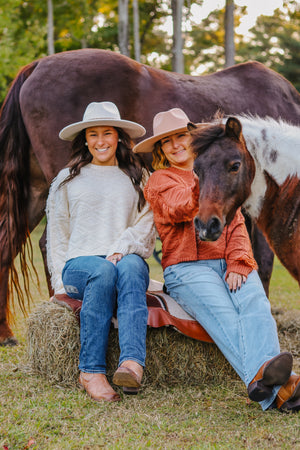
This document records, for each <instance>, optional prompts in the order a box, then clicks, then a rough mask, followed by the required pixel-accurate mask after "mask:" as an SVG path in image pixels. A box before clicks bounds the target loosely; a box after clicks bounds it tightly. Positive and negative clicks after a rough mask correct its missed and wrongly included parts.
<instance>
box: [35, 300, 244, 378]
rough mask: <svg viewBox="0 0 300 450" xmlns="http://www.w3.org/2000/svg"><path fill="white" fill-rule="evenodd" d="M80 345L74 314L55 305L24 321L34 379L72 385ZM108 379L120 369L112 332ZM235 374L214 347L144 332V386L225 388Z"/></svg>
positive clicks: (167, 331) (170, 333) (169, 332)
mask: <svg viewBox="0 0 300 450" xmlns="http://www.w3.org/2000/svg"><path fill="white" fill-rule="evenodd" d="M79 349H80V339H79V325H78V322H77V320H76V318H75V315H74V313H73V312H72V311H71V310H69V309H68V308H66V307H65V306H62V305H58V304H57V303H52V302H44V303H42V304H40V305H39V306H38V308H37V309H36V310H35V311H34V312H33V313H32V314H31V315H30V316H29V318H28V321H27V358H28V362H27V363H28V366H29V369H30V371H31V372H32V373H35V374H38V375H41V376H43V377H44V378H46V379H47V380H48V381H49V382H50V383H53V384H59V385H64V386H71V385H76V384H77V380H78V374H79V372H78V359H79ZM107 355H108V358H107V375H108V378H111V377H112V375H113V373H114V371H115V370H116V368H117V365H118V358H119V341H118V331H117V330H116V329H114V328H112V329H111V332H110V336H109V344H108V352H107ZM232 377H235V378H236V374H235V372H234V370H233V369H232V368H231V366H230V365H229V364H228V362H227V361H226V359H225V358H224V356H223V355H222V354H221V352H220V351H219V349H218V348H217V347H216V345H215V344H209V343H206V342H200V341H196V340H194V339H191V338H189V337H186V336H184V335H182V334H180V333H178V332H177V331H175V330H174V329H172V328H168V327H164V328H148V333H147V359H146V370H145V373H144V378H143V383H144V385H154V386H163V385H167V386H172V385H178V384H183V385H184V384H188V385H198V384H200V383H203V382H204V381H205V382H212V381H213V382H217V383H219V382H223V381H224V379H225V378H228V379H232Z"/></svg>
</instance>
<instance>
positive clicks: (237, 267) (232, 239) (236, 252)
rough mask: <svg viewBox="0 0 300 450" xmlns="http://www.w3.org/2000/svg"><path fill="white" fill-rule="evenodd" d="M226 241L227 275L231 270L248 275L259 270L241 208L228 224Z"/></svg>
mask: <svg viewBox="0 0 300 450" xmlns="http://www.w3.org/2000/svg"><path fill="white" fill-rule="evenodd" d="M226 241H227V242H226V250H225V259H226V263H227V272H226V277H227V275H228V274H229V272H236V273H239V274H241V275H245V276H248V275H249V273H250V272H252V270H257V263H256V261H255V259H254V256H253V252H252V246H251V242H250V238H249V234H248V231H247V228H246V225H245V219H244V216H243V214H242V212H241V210H240V209H238V210H237V212H236V215H235V217H234V219H233V221H232V222H231V224H230V225H229V226H228V229H227V237H226Z"/></svg>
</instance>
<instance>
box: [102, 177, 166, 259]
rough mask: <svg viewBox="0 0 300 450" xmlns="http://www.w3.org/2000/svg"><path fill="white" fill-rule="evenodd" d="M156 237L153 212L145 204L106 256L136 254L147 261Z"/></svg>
mask: <svg viewBox="0 0 300 450" xmlns="http://www.w3.org/2000/svg"><path fill="white" fill-rule="evenodd" d="M147 179H148V177H147V178H146V177H145V182H146V180H147ZM143 184H144V183H143ZM142 187H143V185H142ZM156 237H157V231H156V228H155V225H154V219H153V212H152V211H151V209H150V206H149V204H148V203H147V202H146V203H145V205H144V207H143V208H142V210H141V211H140V212H138V211H137V212H136V216H135V218H134V220H133V224H132V226H130V227H128V228H126V230H124V232H123V233H122V235H121V236H120V238H119V239H118V240H117V241H116V242H115V243H114V244H113V245H112V246H111V248H110V249H109V252H108V255H112V254H113V253H122V254H123V255H128V254H131V253H136V254H137V255H139V256H141V257H142V258H144V259H147V258H149V257H150V256H151V255H152V253H153V250H154V247H155V241H156Z"/></svg>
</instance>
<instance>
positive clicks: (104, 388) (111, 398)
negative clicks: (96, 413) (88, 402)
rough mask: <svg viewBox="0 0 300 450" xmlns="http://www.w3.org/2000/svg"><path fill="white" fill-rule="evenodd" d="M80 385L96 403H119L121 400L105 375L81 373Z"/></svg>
mask: <svg viewBox="0 0 300 450" xmlns="http://www.w3.org/2000/svg"><path fill="white" fill-rule="evenodd" d="M79 384H80V386H81V387H82V388H83V389H85V390H86V392H87V394H88V395H89V396H90V397H91V398H92V399H93V400H96V402H100V401H106V402H118V401H120V400H121V398H120V396H119V394H117V393H116V392H115V391H114V390H113V388H112V387H111V385H110V384H109V382H108V381H107V378H106V376H105V375H104V374H103V373H85V372H80V375H79Z"/></svg>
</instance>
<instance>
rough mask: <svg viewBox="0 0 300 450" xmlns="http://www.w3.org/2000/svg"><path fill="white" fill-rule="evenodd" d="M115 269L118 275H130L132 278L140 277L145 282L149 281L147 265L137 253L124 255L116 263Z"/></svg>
mask: <svg viewBox="0 0 300 450" xmlns="http://www.w3.org/2000/svg"><path fill="white" fill-rule="evenodd" d="M117 269H118V275H119V277H120V276H124V275H125V276H126V275H130V276H132V277H134V278H142V279H144V280H145V281H146V283H149V266H148V264H147V263H146V262H145V261H144V260H143V258H141V257H140V256H138V255H135V254H130V255H126V256H124V257H123V258H122V259H121V261H120V262H119V263H118V264H117Z"/></svg>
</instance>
